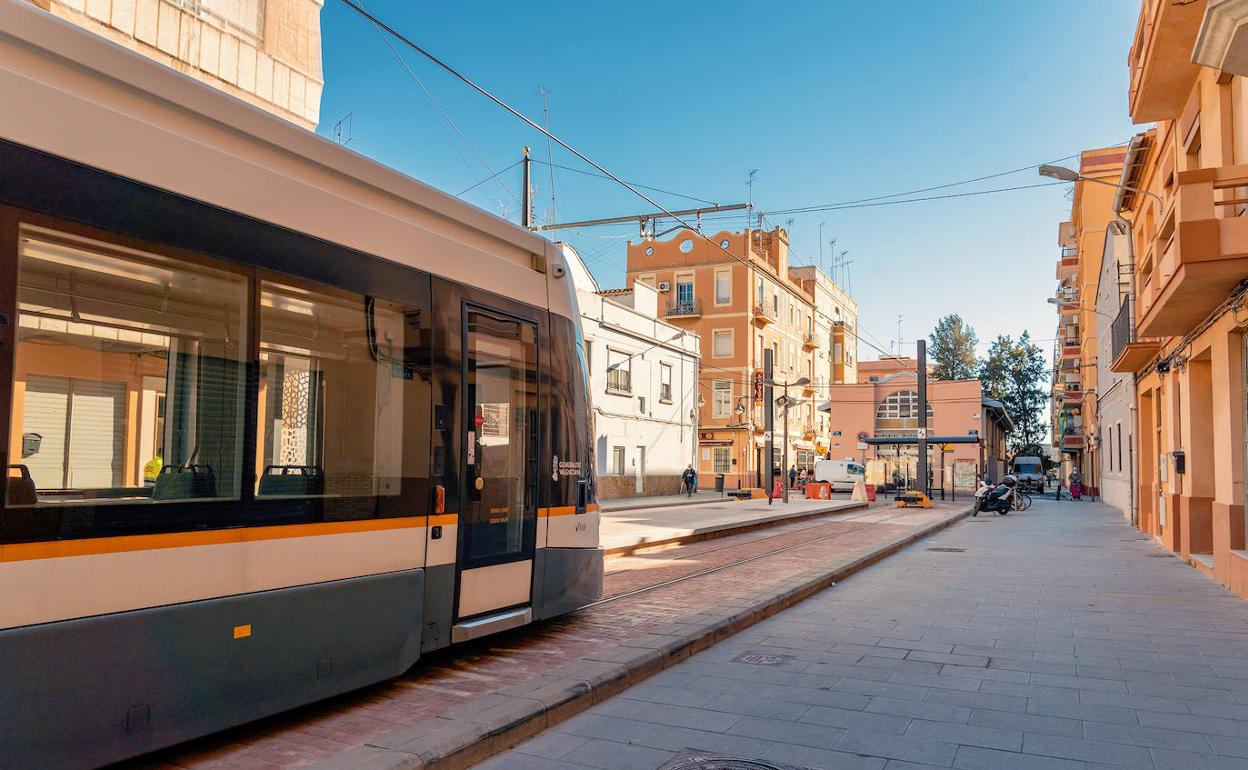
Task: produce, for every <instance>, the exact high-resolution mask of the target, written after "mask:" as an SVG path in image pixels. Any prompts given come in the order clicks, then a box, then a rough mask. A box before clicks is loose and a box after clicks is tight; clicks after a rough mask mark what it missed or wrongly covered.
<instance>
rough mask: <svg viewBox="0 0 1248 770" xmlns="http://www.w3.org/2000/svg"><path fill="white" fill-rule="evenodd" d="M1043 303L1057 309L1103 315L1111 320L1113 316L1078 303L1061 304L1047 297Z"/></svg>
mask: <svg viewBox="0 0 1248 770" xmlns="http://www.w3.org/2000/svg"><path fill="white" fill-rule="evenodd" d="M1045 302H1048V303H1049V304H1050V305H1057V306H1058V308H1068V307H1073V308H1077V309H1079V310H1086V311H1088V312H1089V313H1096V314H1097V315H1103V316H1105V317H1106V318H1113V316H1112V315H1110V314H1109V313H1102V312H1101V311H1099V310H1097V309H1095V308H1090V307H1087V306H1086V305H1080V304H1079V303H1078V302H1062V301H1061V300H1060V299H1058V298H1057V297H1049V298H1048V299H1046V300H1045Z"/></svg>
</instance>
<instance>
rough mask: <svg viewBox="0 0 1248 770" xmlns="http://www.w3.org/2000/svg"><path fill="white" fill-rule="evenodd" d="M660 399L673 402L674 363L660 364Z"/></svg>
mask: <svg viewBox="0 0 1248 770" xmlns="http://www.w3.org/2000/svg"><path fill="white" fill-rule="evenodd" d="M659 401H661V402H663V403H665V404H670V403H672V365H671V364H663V363H660V364H659Z"/></svg>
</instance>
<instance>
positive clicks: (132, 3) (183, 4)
mask: <svg viewBox="0 0 1248 770" xmlns="http://www.w3.org/2000/svg"><path fill="white" fill-rule="evenodd" d="M28 1H29V2H30V3H31V4H32V5H35V6H38V7H40V8H42V9H44V10H45V11H48V12H49V13H51V14H53V15H54V16H57V17H59V18H62V19H65V20H67V21H69V22H71V23H73V24H77V25H78V26H81V27H84V28H86V29H89V30H91V31H92V32H95V33H96V34H99V35H101V36H103V37H105V38H107V39H108V40H111V41H113V42H114V43H117V44H118V45H122V46H125V47H126V48H129V49H131V50H133V51H137V52H139V53H141V54H143V55H144V56H147V57H149V58H151V59H155V60H156V61H159V62H161V63H163V64H165V65H168V66H169V67H172V68H173V69H176V70H177V71H179V72H181V73H182V74H184V75H188V76H190V77H193V78H195V79H196V80H200V81H203V82H205V83H208V84H209V85H212V86H214V87H215V88H219V89H220V90H222V91H225V92H226V93H228V94H231V95H233V96H236V97H238V98H240V99H242V100H243V101H246V102H250V103H251V104H254V105H255V106H257V107H260V108H261V109H264V110H267V111H269V112H271V113H273V114H275V115H279V116H281V117H283V118H285V119H286V120H289V121H290V122H292V123H295V124H296V125H299V126H302V127H303V128H306V129H308V130H309V131H311V130H315V129H316V125H317V122H318V121H319V119H320V109H321V90H322V88H323V86H324V78H323V75H322V72H321V6H322V5H323V4H324V3H323V0H28Z"/></svg>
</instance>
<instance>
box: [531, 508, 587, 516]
mask: <svg viewBox="0 0 1248 770" xmlns="http://www.w3.org/2000/svg"><path fill="white" fill-rule="evenodd" d="M585 510H586V511H587V512H588V511H593V510H597V508H596V507H594V508H590V507H589V506H586V507H585ZM574 513H576V506H575V505H559V506H556V507H554V508H538V509H537V515H538V516H571V515H572V514H574Z"/></svg>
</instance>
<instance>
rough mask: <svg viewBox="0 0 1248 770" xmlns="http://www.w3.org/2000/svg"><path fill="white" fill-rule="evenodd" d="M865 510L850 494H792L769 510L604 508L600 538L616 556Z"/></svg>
mask: <svg viewBox="0 0 1248 770" xmlns="http://www.w3.org/2000/svg"><path fill="white" fill-rule="evenodd" d="M865 507H866V504H865V503H852V502H850V501H849V495H848V494H842V495H840V497H839V498H833V499H831V500H807V499H805V498H804V497H801V496H799V495H790V497H789V502H788V503H787V504H786V503H782V502H780V501H779V500H777V501H775V502H774V503H772V504H771V505H768V504H767V501H766V500H731V499H729V500H719V499H718V498H717V499H715V500H712V501H708V502H707V503H702V504H697V505H695V506H693V507H689V506H686V505H679V504H678V505H674V506H668V507H665V508H646V509H643V510H619V509H615V510H610V509H606V508H604V509H603V511H602V530H601V534H600V538H599V539H600V542H601V543H602V547H603V548H605V549H606V551H607V553H608V554H611V553H620V552H624V551H628V550H632V549H635V548H637V547H639V546H643V545H644V546H650V545H658V544H662V543H673V542H687V541H689V540H691V539H698V538H702V537H710V536H713V535H721V536H722V535H723V534H724V533H727V532H731V531H734V530H735V531H740V530H742V529H744V528H749V527H761V526H765V525H769V524H775V523H777V522H782V521H786V520H791V519H796V518H801V517H804V516H814V515H816V514H822V513H834V512H837V511H852V510H859V509H862V508H865Z"/></svg>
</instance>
